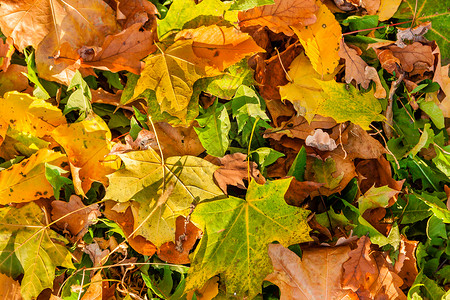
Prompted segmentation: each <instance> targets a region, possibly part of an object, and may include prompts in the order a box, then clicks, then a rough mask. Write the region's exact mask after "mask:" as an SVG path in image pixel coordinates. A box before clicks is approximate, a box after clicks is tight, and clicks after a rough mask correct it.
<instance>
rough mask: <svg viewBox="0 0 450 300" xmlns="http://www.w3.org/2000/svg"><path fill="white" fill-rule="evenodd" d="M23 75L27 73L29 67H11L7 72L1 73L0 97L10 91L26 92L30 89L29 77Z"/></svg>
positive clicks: (14, 65)
mask: <svg viewBox="0 0 450 300" xmlns="http://www.w3.org/2000/svg"><path fill="white" fill-rule="evenodd" d="M22 73H27V67H26V66H21V65H16V64H13V65H10V66H9V68H8V70H6V71H5V72H0V97H3V96H4V94H5V93H6V92H9V91H13V90H16V91H19V92H26V90H27V89H29V88H30V86H29V85H28V79H27V77H26V76H25V75H23V74H22Z"/></svg>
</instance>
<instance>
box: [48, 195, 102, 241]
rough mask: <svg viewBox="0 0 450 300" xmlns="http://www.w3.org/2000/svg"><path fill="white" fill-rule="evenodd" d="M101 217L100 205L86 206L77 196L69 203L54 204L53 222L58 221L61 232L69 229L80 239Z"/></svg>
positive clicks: (58, 202)
mask: <svg viewBox="0 0 450 300" xmlns="http://www.w3.org/2000/svg"><path fill="white" fill-rule="evenodd" d="M100 215H101V213H100V211H99V207H98V204H91V205H89V206H85V205H84V204H83V202H81V198H80V197H78V196H76V195H72V196H70V199H69V202H66V201H59V200H57V201H53V202H52V220H53V221H57V222H56V226H57V227H58V228H59V229H61V230H65V229H68V230H69V232H70V233H71V234H72V235H73V236H77V238H78V239H80V238H82V237H83V236H84V234H85V233H86V232H87V231H88V228H89V226H90V225H91V224H93V222H94V221H95V220H96V219H97V218H98V217H99V216H100Z"/></svg>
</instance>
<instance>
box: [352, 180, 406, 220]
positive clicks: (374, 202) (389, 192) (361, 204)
mask: <svg viewBox="0 0 450 300" xmlns="http://www.w3.org/2000/svg"><path fill="white" fill-rule="evenodd" d="M398 193H400V191H397V190H394V189H391V188H390V187H388V186H387V185H385V186H382V187H374V186H373V187H371V188H370V189H369V190H368V191H367V192H365V193H364V195H362V196H361V197H359V199H358V208H359V212H360V213H361V215H362V214H363V213H364V212H365V211H366V210H368V209H374V208H378V207H384V208H386V207H390V206H392V205H393V204H394V202H395V201H396V199H394V198H393V197H394V196H396V195H397V194H398Z"/></svg>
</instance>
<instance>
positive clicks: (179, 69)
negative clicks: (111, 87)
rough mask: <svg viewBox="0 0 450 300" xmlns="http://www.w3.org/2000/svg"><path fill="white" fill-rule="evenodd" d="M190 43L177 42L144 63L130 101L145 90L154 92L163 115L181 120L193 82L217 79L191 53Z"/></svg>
mask: <svg viewBox="0 0 450 300" xmlns="http://www.w3.org/2000/svg"><path fill="white" fill-rule="evenodd" d="M192 43H193V41H192V40H185V41H176V42H175V43H174V44H172V45H171V46H170V47H168V48H167V49H165V50H163V49H161V48H160V47H161V46H158V47H159V48H160V49H159V51H158V53H156V54H151V55H150V56H149V57H147V58H146V59H145V61H144V62H145V68H144V70H143V71H142V74H141V77H140V78H139V80H138V82H137V84H136V87H135V90H134V95H133V98H136V97H138V96H139V95H140V94H142V93H143V92H144V91H145V90H146V89H151V90H154V91H155V92H156V100H157V101H158V104H159V105H160V107H161V111H162V112H168V113H169V114H170V115H172V116H176V117H178V118H179V119H180V120H182V121H183V120H184V119H185V118H186V114H187V107H188V104H189V101H190V99H191V96H192V93H193V86H194V82H195V81H196V80H197V79H200V78H202V77H208V76H214V75H218V74H217V73H216V72H215V71H212V70H209V71H208V68H209V69H211V67H207V63H206V61H205V60H204V59H201V58H198V57H197V56H196V55H195V54H194V52H193V49H192Z"/></svg>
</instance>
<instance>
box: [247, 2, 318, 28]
mask: <svg viewBox="0 0 450 300" xmlns="http://www.w3.org/2000/svg"><path fill="white" fill-rule="evenodd" d="M316 11H317V5H316V3H315V1H314V0H301V1H295V0H275V3H274V4H271V5H264V6H260V7H255V8H252V9H249V10H246V11H243V12H239V14H238V18H239V27H241V28H245V27H250V26H256V25H259V26H262V27H264V26H267V27H268V28H269V29H270V30H272V31H273V32H276V33H280V32H283V33H284V34H286V35H290V36H291V35H294V33H293V31H292V29H291V28H290V26H294V25H298V24H301V25H303V26H308V25H311V24H313V23H314V22H316V16H315V13H316Z"/></svg>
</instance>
